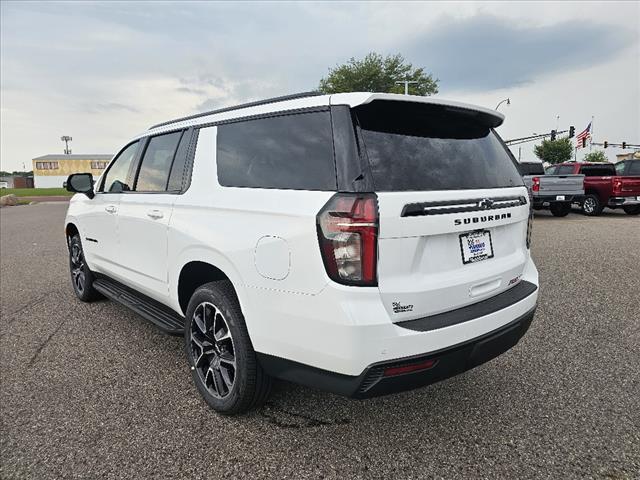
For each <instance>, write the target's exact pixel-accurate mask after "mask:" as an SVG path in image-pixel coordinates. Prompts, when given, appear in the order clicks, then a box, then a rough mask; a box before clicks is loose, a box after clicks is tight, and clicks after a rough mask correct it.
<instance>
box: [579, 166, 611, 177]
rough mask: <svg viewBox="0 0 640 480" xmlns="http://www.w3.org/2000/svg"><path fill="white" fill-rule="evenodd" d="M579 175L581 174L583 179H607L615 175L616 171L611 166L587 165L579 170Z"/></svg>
mask: <svg viewBox="0 0 640 480" xmlns="http://www.w3.org/2000/svg"><path fill="white" fill-rule="evenodd" d="M580 173H583V174H584V175H585V177H607V176H609V175H615V174H616V169H615V167H614V166H613V165H595V166H591V165H587V166H584V167H582V168H581V169H580Z"/></svg>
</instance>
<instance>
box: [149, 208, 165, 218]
mask: <svg viewBox="0 0 640 480" xmlns="http://www.w3.org/2000/svg"><path fill="white" fill-rule="evenodd" d="M147 216H148V217H149V218H153V219H154V220H158V219H159V218H162V217H164V214H163V213H162V212H161V211H160V210H149V211H148V212H147Z"/></svg>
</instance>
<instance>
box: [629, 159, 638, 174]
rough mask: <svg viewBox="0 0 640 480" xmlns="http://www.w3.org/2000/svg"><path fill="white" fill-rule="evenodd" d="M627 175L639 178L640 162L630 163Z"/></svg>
mask: <svg viewBox="0 0 640 480" xmlns="http://www.w3.org/2000/svg"><path fill="white" fill-rule="evenodd" d="M627 175H634V176H635V175H638V176H640V160H633V161H631V165H630V166H629V173H628V174H627Z"/></svg>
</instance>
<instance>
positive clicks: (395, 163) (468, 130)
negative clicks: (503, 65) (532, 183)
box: [354, 101, 522, 191]
mask: <svg viewBox="0 0 640 480" xmlns="http://www.w3.org/2000/svg"><path fill="white" fill-rule="evenodd" d="M354 111H355V115H356V117H357V121H358V123H359V126H360V131H361V136H362V140H363V143H364V147H365V150H366V153H367V157H368V160H369V164H370V168H371V173H372V177H373V183H374V187H375V189H376V190H378V191H413V190H462V189H476V188H501V187H513V186H517V185H522V178H521V176H520V173H519V172H518V169H517V167H516V164H515V161H514V160H513V159H512V157H511V156H510V155H509V153H508V152H507V149H506V147H505V146H504V145H503V144H502V143H501V141H500V139H499V138H498V136H497V135H496V133H495V132H494V131H493V129H492V128H491V126H490V125H488V124H487V122H488V121H490V120H491V119H489V118H486V117H485V118H483V117H482V116H480V115H477V114H475V113H474V112H470V111H467V110H462V109H453V108H449V107H444V106H440V105H426V104H417V103H408V102H392V101H374V102H371V103H369V104H367V105H363V106H360V107H357V108H355V109H354Z"/></svg>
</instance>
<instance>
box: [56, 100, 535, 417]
mask: <svg viewBox="0 0 640 480" xmlns="http://www.w3.org/2000/svg"><path fill="white" fill-rule="evenodd" d="M503 119H504V117H503V116H502V114H500V113H498V112H496V111H494V110H489V109H486V108H483V107H476V106H472V105H466V104H461V103H456V102H447V101H443V100H441V99H434V98H431V97H415V96H407V95H393V94H378V93H374V94H372V93H340V94H335V95H315V94H301V95H294V96H290V97H286V98H276V99H270V100H266V101H261V102H254V103H251V104H245V105H240V106H238V107H234V108H226V109H222V110H218V111H213V112H208V113H203V114H199V115H194V116H192V117H186V118H181V119H177V120H172V121H169V122H166V123H162V124H159V125H155V126H153V127H151V129H150V130H148V131H146V132H143V133H142V134H140V135H138V136H136V137H135V138H133V139H132V140H131V141H130V142H129V143H128V144H127V145H125V146H124V147H123V148H122V150H121V151H120V153H118V154H117V155H116V156H115V158H114V159H113V160H112V161H111V163H110V165H109V166H108V167H107V169H106V170H105V172H104V173H103V174H102V176H101V177H100V178H99V179H98V181H97V182H96V183H95V184H94V181H93V177H92V176H91V174H88V173H84V174H75V175H72V176H70V177H69V179H68V182H67V189H69V190H71V191H74V192H79V193H82V194H78V195H74V196H73V198H72V199H71V201H70V203H69V210H68V212H67V217H66V221H65V232H66V238H67V243H68V246H69V268H70V273H71V279H72V285H73V289H74V291H75V294H76V295H77V297H78V298H79V299H80V300H83V301H91V300H93V299H95V298H96V296H98V295H99V294H102V295H104V296H106V297H109V298H111V299H114V300H116V301H118V302H121V303H123V304H125V305H126V306H128V307H129V308H131V309H133V310H134V311H136V312H138V313H139V314H141V315H143V316H144V317H146V318H147V319H149V320H151V321H152V322H154V323H155V324H156V325H158V326H159V327H160V328H161V329H163V330H165V331H167V332H170V333H173V334H180V335H183V336H184V346H185V353H186V357H187V359H188V362H189V365H190V368H191V373H192V377H193V381H194V383H195V385H196V387H197V389H198V391H199V392H200V394H201V395H202V396H203V398H204V399H205V400H206V402H207V403H208V404H209V405H210V406H211V407H213V408H214V409H215V410H217V411H219V412H222V413H225V414H235V413H240V412H243V411H246V410H249V409H251V408H254V407H255V406H257V405H259V404H260V403H262V402H264V401H265V399H266V398H267V395H268V393H269V388H270V385H271V378H273V377H276V378H280V379H284V380H288V381H293V382H298V383H302V384H304V385H309V386H312V387H316V388H320V389H325V390H328V391H332V392H335V393H338V394H342V395H347V396H351V397H356V398H366V397H372V396H376V395H383V394H387V393H392V392H396V391H402V390H407V389H411V388H416V387H420V386H424V385H428V384H430V383H433V382H437V381H440V380H443V379H445V378H448V377H451V376H453V375H456V374H458V373H461V372H463V371H465V370H468V369H470V368H473V367H475V366H477V365H480V364H482V363H484V362H487V361H489V360H491V359H493V358H495V357H496V356H498V355H500V354H501V353H503V352H505V351H507V350H508V349H510V348H511V347H513V346H514V345H516V343H517V342H518V341H519V339H520V338H521V337H522V336H523V335H524V334H525V332H526V331H527V329H528V328H529V325H530V324H531V322H532V320H533V316H534V312H535V309H536V305H537V298H538V272H537V270H536V267H535V265H534V263H533V259H532V257H531V253H530V242H531V228H532V221H531V215H530V201H529V196H528V194H527V189H526V188H525V186H524V184H523V182H522V178H521V176H520V174H519V172H518V169H517V166H516V164H515V161H514V159H513V157H512V156H511V154H510V152H509V150H508V149H507V147H506V146H505V145H504V143H502V141H501V140H500V137H499V136H498V134H497V133H496V132H495V128H496V127H498V126H499V125H500V124H502V121H503ZM113 354H114V355H116V354H117V352H113Z"/></svg>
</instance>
